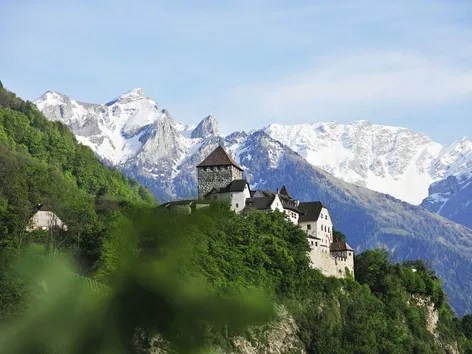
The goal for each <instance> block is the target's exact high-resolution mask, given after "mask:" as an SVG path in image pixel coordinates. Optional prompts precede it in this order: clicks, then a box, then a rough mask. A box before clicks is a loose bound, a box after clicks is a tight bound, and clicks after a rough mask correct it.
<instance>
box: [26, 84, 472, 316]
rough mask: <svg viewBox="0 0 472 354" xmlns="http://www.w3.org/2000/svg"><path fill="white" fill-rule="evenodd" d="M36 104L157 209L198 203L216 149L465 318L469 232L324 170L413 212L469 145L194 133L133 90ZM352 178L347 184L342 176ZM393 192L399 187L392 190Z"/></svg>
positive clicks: (398, 138)
mask: <svg viewBox="0 0 472 354" xmlns="http://www.w3.org/2000/svg"><path fill="white" fill-rule="evenodd" d="M35 103H36V104H37V106H38V107H39V109H40V110H41V111H42V112H43V113H44V114H45V115H46V117H48V118H49V119H52V120H60V121H62V122H64V123H65V124H67V125H68V126H69V127H70V128H71V130H72V131H73V132H74V133H75V134H76V136H77V139H78V140H79V141H81V142H82V143H84V144H86V145H88V146H90V147H91V148H92V149H93V150H94V151H95V153H96V154H97V155H98V156H99V157H101V158H102V159H103V160H104V161H107V162H108V163H109V164H112V165H114V166H116V167H117V168H118V169H120V170H121V171H122V172H124V174H126V175H127V176H130V177H134V178H135V179H137V180H138V181H139V182H140V183H142V184H143V185H146V186H148V187H149V188H150V189H151V191H152V192H153V193H154V194H155V195H156V196H157V197H158V199H159V200H160V201H165V200H167V199H170V198H187V197H195V196H196V169H195V166H196V165H197V164H198V163H199V162H201V161H202V159H203V158H204V157H206V156H207V155H208V154H209V153H210V152H211V151H212V150H213V149H214V148H215V147H216V146H217V144H223V145H224V146H225V148H226V150H227V151H229V152H230V153H231V155H232V156H233V157H234V158H235V159H236V161H237V162H238V163H239V164H240V165H241V167H243V168H244V169H245V171H246V172H245V176H246V178H247V179H248V181H249V183H250V184H251V186H252V187H253V188H270V189H272V190H275V188H278V187H280V186H281V185H282V184H285V185H286V186H287V187H288V188H289V190H290V192H291V194H292V195H294V196H295V197H296V198H298V199H300V200H323V202H325V203H326V204H327V205H329V207H330V212H331V214H332V215H333V218H334V219H335V220H336V227H337V228H338V229H339V230H342V231H345V232H346V233H347V235H348V237H349V239H350V242H352V245H353V246H354V247H356V250H357V251H361V250H364V249H366V248H375V247H380V246H385V247H387V248H388V249H390V250H391V251H392V252H393V253H394V254H395V256H396V257H397V258H399V259H416V258H423V259H428V260H431V261H432V264H433V268H434V269H435V270H436V271H437V273H438V274H439V275H440V276H441V277H442V278H443V279H444V285H445V288H446V289H447V292H448V295H449V296H450V298H451V301H452V303H453V306H454V307H455V308H456V309H457V310H458V311H459V312H460V313H464V312H470V311H471V309H472V307H471V306H472V305H471V304H472V298H471V295H470V294H472V283H470V282H469V281H468V278H466V277H463V276H461V275H462V274H468V273H470V272H472V230H469V229H467V228H465V227H462V226H460V225H457V224H454V223H452V222H450V221H448V220H446V219H444V218H442V217H440V216H438V215H436V214H433V213H431V212H429V211H427V210H426V209H424V208H421V207H418V206H413V205H409V204H407V203H404V202H401V201H399V200H397V199H395V198H393V197H390V196H388V195H386V194H380V193H377V192H374V191H371V190H368V189H366V188H363V187H360V186H354V185H352V184H349V183H346V182H343V181H342V180H341V179H338V178H336V177H333V176H332V175H331V174H329V173H326V172H325V171H323V169H325V170H328V171H331V172H333V173H336V174H338V175H339V176H340V177H341V178H342V179H346V180H349V178H357V183H358V184H363V181H364V184H365V185H368V186H370V187H371V188H373V186H372V185H369V183H368V182H370V180H369V179H368V177H369V176H375V178H376V179H374V181H376V182H378V183H379V185H378V189H381V188H386V189H387V187H388V188H391V189H389V190H391V191H392V194H394V193H395V194H397V196H403V197H404V198H405V199H407V198H410V197H411V195H414V197H415V201H416V202H418V203H419V202H420V201H421V198H422V195H419V194H416V188H420V187H421V188H425V189H426V191H427V189H428V186H429V183H430V182H431V181H433V180H434V179H435V178H437V179H444V178H447V177H448V176H455V175H459V174H460V173H461V171H462V170H463V169H466V168H467V166H469V162H468V161H469V156H468V155H467V154H464V153H463V149H465V147H466V146H469V145H468V144H469V143H468V141H467V140H464V145H463V146H462V145H460V144H459V145H457V144H456V147H455V148H453V147H452V146H450V147H449V148H444V147H443V146H441V145H440V144H437V143H434V142H433V141H431V140H430V139H429V138H427V137H426V136H424V135H422V134H419V133H415V132H412V131H410V130H407V129H402V128H391V127H382V126H375V125H372V124H370V123H368V122H357V123H354V124H351V125H341V124H336V123H325V124H322V123H319V129H318V128H317V127H316V125H313V126H311V125H310V126H294V127H282V126H275V125H272V126H270V127H267V128H265V129H262V130H258V131H255V132H251V133H244V132H235V133H232V134H230V135H227V136H220V135H218V124H217V122H216V120H215V119H214V118H213V117H211V116H209V117H206V118H205V119H203V121H202V122H201V123H200V124H199V125H198V126H197V127H196V128H192V127H189V126H183V125H181V124H179V123H177V122H176V121H175V120H174V119H173V118H172V117H171V115H170V114H169V112H167V111H166V110H162V109H160V108H159V106H158V104H157V103H156V102H155V101H153V100H151V99H149V98H146V97H145V96H144V93H143V91H142V90H139V89H136V90H132V91H130V92H128V93H127V94H124V95H122V96H120V97H118V98H117V99H116V100H113V101H111V102H109V103H107V104H101V105H93V104H87V103H81V102H77V101H74V100H72V99H70V98H68V97H66V96H64V95H61V94H59V93H54V92H47V93H46V94H45V95H43V96H42V97H41V98H40V99H39V100H37V101H36V102H35ZM314 126H315V128H313V127H314ZM312 134H313V135H312ZM293 150H295V151H297V152H299V154H297V153H296V152H294V151H293ZM317 166H321V167H323V169H320V168H318V167H317ZM336 169H337V170H336ZM350 170H353V171H354V172H352V175H349V176H343V175H342V174H343V173H346V174H347V172H348V171H350ZM431 171H433V172H431ZM462 173H463V171H462ZM348 177H349V178H348ZM382 178H383V179H382ZM408 178H412V180H413V181H414V183H415V185H414V186H413V189H412V190H410V192H409V193H407V192H404V191H405V190H407V187H406V186H403V185H402V184H401V183H405V184H406V183H407V181H408ZM423 179H424V180H423ZM397 180H400V181H401V183H398V182H396V181H397ZM383 181H386V182H383ZM392 181H394V182H392ZM382 183H384V184H382ZM389 183H390V184H389ZM392 183H398V184H394V186H395V188H393V187H391V184H392ZM418 186H419V187H418ZM400 187H401V188H400ZM402 188H403V189H402ZM400 192H402V193H404V194H401V193H400ZM426 193H427V192H423V194H424V195H425V196H426Z"/></svg>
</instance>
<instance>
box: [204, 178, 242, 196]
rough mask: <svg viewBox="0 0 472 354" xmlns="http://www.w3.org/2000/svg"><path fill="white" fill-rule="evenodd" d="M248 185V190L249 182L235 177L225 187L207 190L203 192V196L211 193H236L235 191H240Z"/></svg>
mask: <svg viewBox="0 0 472 354" xmlns="http://www.w3.org/2000/svg"><path fill="white" fill-rule="evenodd" d="M246 186H247V187H248V189H249V191H251V189H250V187H249V183H247V181H246V180H245V179H235V180H234V181H231V182H230V183H229V184H228V185H227V186H226V187H223V188H213V189H212V190H211V191H209V192H208V193H207V194H205V197H206V196H207V195H210V194H212V193H216V194H219V193H232V192H234V193H236V192H242V191H244V188H246Z"/></svg>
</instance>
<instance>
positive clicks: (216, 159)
mask: <svg viewBox="0 0 472 354" xmlns="http://www.w3.org/2000/svg"><path fill="white" fill-rule="evenodd" d="M197 172H198V199H204V198H205V195H206V194H207V193H209V192H210V191H211V190H212V189H213V188H223V187H226V186H227V185H228V184H229V183H231V182H232V181H234V180H237V179H242V176H243V169H242V168H241V167H239V165H238V164H237V163H236V161H234V160H233V158H232V157H231V156H230V155H229V154H228V153H227V152H226V151H225V149H223V147H222V146H221V145H220V146H218V147H217V148H216V149H215V150H213V152H212V153H211V154H210V155H208V157H207V158H206V159H204V160H203V161H202V162H201V163H200V164H199V165H197Z"/></svg>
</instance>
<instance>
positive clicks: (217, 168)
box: [160, 146, 354, 278]
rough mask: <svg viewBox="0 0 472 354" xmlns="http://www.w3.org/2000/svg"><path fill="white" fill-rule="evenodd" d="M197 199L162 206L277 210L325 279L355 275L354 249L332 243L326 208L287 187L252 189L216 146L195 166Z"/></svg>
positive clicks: (344, 244)
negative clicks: (299, 234)
mask: <svg viewBox="0 0 472 354" xmlns="http://www.w3.org/2000/svg"><path fill="white" fill-rule="evenodd" d="M197 172H198V200H180V201H176V202H169V203H164V204H162V205H161V206H160V207H162V208H166V209H168V210H183V211H185V212H189V213H190V212H193V211H195V210H197V209H199V208H202V207H206V206H208V205H209V204H211V202H212V201H214V200H219V201H225V202H229V203H230V205H231V209H232V210H233V211H235V212H236V213H240V212H244V211H245V210H247V209H250V208H255V209H259V210H266V211H274V210H278V211H280V212H282V213H285V214H286V215H287V218H288V219H289V220H290V221H291V222H293V223H294V224H298V225H299V226H300V227H301V229H302V230H303V231H305V233H306V235H307V238H308V243H309V245H310V252H309V257H310V264H311V266H312V267H313V268H317V269H319V270H320V271H321V272H322V273H323V274H324V275H326V276H334V277H338V278H344V277H346V276H347V275H348V274H351V275H352V276H354V250H353V249H352V248H351V247H350V246H349V245H348V244H347V243H346V242H344V241H333V220H332V218H331V215H330V214H329V210H328V208H327V206H326V205H324V204H323V203H321V202H319V201H315V202H300V201H299V200H296V199H294V198H293V197H292V196H291V195H290V193H289V191H288V190H287V188H286V187H285V186H282V187H281V188H280V190H279V189H277V191H275V192H272V191H268V190H254V191H253V190H251V188H250V186H249V184H248V182H247V181H246V180H245V179H243V169H242V168H241V167H240V166H239V165H238V164H237V163H236V161H234V159H233V158H232V157H231V156H230V155H229V154H228V153H227V152H226V151H225V150H224V149H223V147H222V146H218V147H217V148H216V149H215V150H214V151H213V152H212V153H211V154H210V155H208V157H207V158H206V159H204V160H203V161H202V162H201V163H200V164H199V165H197Z"/></svg>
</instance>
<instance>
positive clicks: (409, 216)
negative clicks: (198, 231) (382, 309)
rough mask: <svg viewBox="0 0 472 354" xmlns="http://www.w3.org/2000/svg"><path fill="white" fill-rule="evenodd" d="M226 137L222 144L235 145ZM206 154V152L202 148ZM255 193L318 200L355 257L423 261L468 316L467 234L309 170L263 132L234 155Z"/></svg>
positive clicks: (470, 243) (470, 245) (470, 251)
mask: <svg viewBox="0 0 472 354" xmlns="http://www.w3.org/2000/svg"><path fill="white" fill-rule="evenodd" d="M233 140H234V139H233V138H232V137H231V136H229V137H227V138H226V140H225V144H226V145H227V146H231V145H233V144H234V142H233ZM204 148H206V147H204ZM236 154H237V155H239V162H240V163H241V165H243V166H245V167H246V171H247V178H248V180H249V181H250V183H251V185H255V186H256V187H257V188H269V189H272V190H275V189H276V188H280V186H281V185H283V184H285V185H286V186H287V187H288V189H289V191H290V193H291V194H292V195H293V196H294V197H296V198H298V199H300V200H302V201H309V200H321V201H323V203H325V204H326V205H327V206H328V207H329V209H330V214H331V215H332V217H333V220H334V224H335V227H336V228H338V229H340V230H348V234H349V240H348V241H349V243H350V244H351V246H353V247H355V248H356V249H357V251H362V250H365V249H372V248H376V247H380V246H385V247H387V248H388V249H389V250H390V251H391V252H392V254H393V255H394V256H395V257H396V259H398V260H405V259H424V260H425V261H427V262H429V263H431V265H432V268H433V269H434V270H435V271H436V272H437V273H438V275H439V276H440V277H441V279H442V280H443V281H444V287H445V290H446V292H447V294H448V295H449V297H450V299H451V304H452V306H453V308H454V309H455V310H456V311H457V312H458V313H459V314H463V313H468V312H471V311H472V295H471V294H472V282H471V281H470V276H469V274H471V273H472V231H471V230H470V229H468V228H466V227H463V226H462V225H458V224H455V223H453V222H451V221H449V220H447V219H445V218H443V217H440V216H439V215H437V214H433V213H431V212H429V211H427V210H426V209H424V208H421V207H418V206H414V205H410V204H408V203H405V202H402V201H400V200H398V199H395V198H393V197H391V196H388V195H386V194H381V193H377V192H374V191H371V190H368V189H366V188H363V187H357V186H354V185H352V184H349V183H346V182H343V181H341V180H339V179H337V178H335V177H333V176H331V175H330V174H328V173H326V172H324V171H322V170H321V169H318V168H316V167H313V166H312V165H310V164H309V163H307V162H306V161H305V160H304V159H303V158H302V157H300V156H299V155H298V154H296V153H295V152H293V151H292V150H291V149H289V148H288V147H286V146H284V145H283V144H281V143H280V142H278V141H276V140H274V139H272V138H271V137H269V136H267V135H266V134H265V133H263V132H256V133H254V134H252V135H250V136H249V137H248V138H247V139H246V141H245V142H244V144H241V145H240V146H239V147H238V150H237V152H236Z"/></svg>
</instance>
